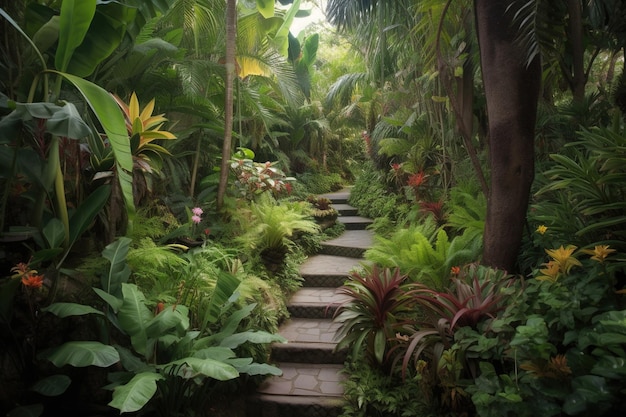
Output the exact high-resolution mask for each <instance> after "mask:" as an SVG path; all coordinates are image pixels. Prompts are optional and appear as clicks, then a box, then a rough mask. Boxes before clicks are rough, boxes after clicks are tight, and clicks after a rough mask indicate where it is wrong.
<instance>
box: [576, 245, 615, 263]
mask: <svg viewBox="0 0 626 417" xmlns="http://www.w3.org/2000/svg"><path fill="white" fill-rule="evenodd" d="M581 252H583V253H586V254H587V255H592V256H591V259H593V260H594V261H598V262H600V263H603V262H604V260H605V259H606V257H607V256H609V255H610V254H611V253H613V252H615V249H609V245H596V246H595V247H594V248H593V249H583V250H582V251H581Z"/></svg>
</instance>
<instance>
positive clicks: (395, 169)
mask: <svg viewBox="0 0 626 417" xmlns="http://www.w3.org/2000/svg"><path fill="white" fill-rule="evenodd" d="M401 167H402V166H401V165H400V164H397V163H393V164H391V168H392V169H393V170H394V171H398V170H399V169H400V168H401Z"/></svg>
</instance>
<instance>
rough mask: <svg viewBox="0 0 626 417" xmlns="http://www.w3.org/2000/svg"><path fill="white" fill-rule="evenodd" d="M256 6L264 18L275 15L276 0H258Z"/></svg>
mask: <svg viewBox="0 0 626 417" xmlns="http://www.w3.org/2000/svg"><path fill="white" fill-rule="evenodd" d="M256 8H257V10H258V11H259V13H261V16H263V17H264V18H266V19H269V18H270V17H274V0H256Z"/></svg>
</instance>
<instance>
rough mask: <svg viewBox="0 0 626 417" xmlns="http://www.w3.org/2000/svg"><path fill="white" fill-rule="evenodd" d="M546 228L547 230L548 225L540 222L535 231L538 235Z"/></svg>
mask: <svg viewBox="0 0 626 417" xmlns="http://www.w3.org/2000/svg"><path fill="white" fill-rule="evenodd" d="M547 230H548V227H547V226H546V225H545V224H542V225H540V226H539V227H537V233H539V234H540V235H543V234H544V233H545V232H546V231H547Z"/></svg>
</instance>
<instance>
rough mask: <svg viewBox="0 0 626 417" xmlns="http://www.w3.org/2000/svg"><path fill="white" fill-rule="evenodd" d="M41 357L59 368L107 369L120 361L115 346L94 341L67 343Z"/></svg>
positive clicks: (44, 353)
mask: <svg viewBox="0 0 626 417" xmlns="http://www.w3.org/2000/svg"><path fill="white" fill-rule="evenodd" d="M40 357H43V358H45V359H48V360H49V361H50V362H52V363H53V364H54V365H55V366H57V367H59V368H60V367H62V366H65V365H72V366H76V367H85V366H99V367H101V368H106V367H108V366H111V365H113V364H114V363H117V362H118V361H119V360H120V356H119V354H118V353H117V350H115V348H114V347H113V346H109V345H105V344H102V343H100V342H93V341H77V342H67V343H64V344H62V345H61V346H58V347H56V348H53V349H51V350H49V351H45V352H43V353H42V354H41V355H40Z"/></svg>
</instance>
